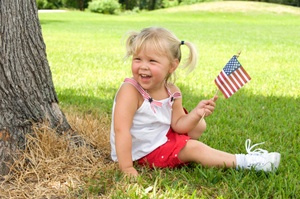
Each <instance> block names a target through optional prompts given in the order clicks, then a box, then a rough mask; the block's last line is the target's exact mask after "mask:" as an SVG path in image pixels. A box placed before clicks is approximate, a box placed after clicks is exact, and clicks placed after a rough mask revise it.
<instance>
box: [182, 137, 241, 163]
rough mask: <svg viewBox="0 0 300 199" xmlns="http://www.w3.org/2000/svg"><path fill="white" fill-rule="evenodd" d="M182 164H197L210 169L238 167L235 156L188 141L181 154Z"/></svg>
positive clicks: (194, 141) (197, 142)
mask: <svg viewBox="0 0 300 199" xmlns="http://www.w3.org/2000/svg"><path fill="white" fill-rule="evenodd" d="M178 158H179V159H180V160H181V161H182V162H196V163H199V164H201V165H203V166H208V167H227V168H230V167H234V168H235V167H236V157H235V155H234V154H230V153H226V152H223V151H219V150H216V149H213V148H211V147H209V146H207V145H206V144H203V143H202V142H199V141H197V140H192V139H191V140H188V141H187V144H186V146H185V147H184V148H183V149H182V150H181V151H180V152H179V154H178Z"/></svg>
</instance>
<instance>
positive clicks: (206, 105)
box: [196, 96, 218, 118]
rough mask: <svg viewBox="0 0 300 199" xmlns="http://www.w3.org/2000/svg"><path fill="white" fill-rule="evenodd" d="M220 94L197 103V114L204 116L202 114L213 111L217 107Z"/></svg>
mask: <svg viewBox="0 0 300 199" xmlns="http://www.w3.org/2000/svg"><path fill="white" fill-rule="evenodd" d="M217 99H218V96H214V97H213V98H212V99H209V100H202V101H201V102H200V103H199V104H198V105H197V107H196V108H197V114H198V115H199V116H200V117H201V118H202V116H209V115H211V114H212V113H213V111H214V110H215V107H216V103H215V102H216V101H217Z"/></svg>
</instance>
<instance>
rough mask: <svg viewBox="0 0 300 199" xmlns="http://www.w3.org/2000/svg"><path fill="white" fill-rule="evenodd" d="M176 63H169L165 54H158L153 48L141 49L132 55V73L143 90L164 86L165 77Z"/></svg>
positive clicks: (173, 68)
mask: <svg viewBox="0 0 300 199" xmlns="http://www.w3.org/2000/svg"><path fill="white" fill-rule="evenodd" d="M175 62H176V61H175ZM177 65H178V63H177V64H176V63H171V62H170V60H169V59H168V57H167V56H166V55H162V54H158V53H156V52H155V51H154V49H150V50H149V49H147V50H145V49H144V50H141V51H140V52H139V53H137V54H134V55H133V56H132V68H131V69H132V74H133V77H134V79H135V80H136V81H137V82H138V83H139V84H140V85H141V86H142V87H143V88H144V89H145V90H148V91H150V90H156V89H161V88H163V89H164V87H165V79H166V77H167V75H168V74H169V73H172V72H173V71H174V70H175V69H176V67H177Z"/></svg>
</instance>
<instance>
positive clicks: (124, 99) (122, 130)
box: [114, 84, 140, 176]
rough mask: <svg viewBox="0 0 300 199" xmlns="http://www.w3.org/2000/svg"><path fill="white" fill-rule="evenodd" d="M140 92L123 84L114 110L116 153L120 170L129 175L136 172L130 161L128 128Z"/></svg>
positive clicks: (137, 105)
mask: <svg viewBox="0 0 300 199" xmlns="http://www.w3.org/2000/svg"><path fill="white" fill-rule="evenodd" d="M139 97H140V94H139V93H138V92H137V90H136V89H135V88H134V87H133V86H132V85H129V84H123V85H122V86H121V88H120V89H119V91H118V94H117V96H116V106H115V110H114V130H115V143H116V146H115V147H116V153H117V158H118V162H119V167H120V170H121V171H122V172H123V173H125V174H129V175H133V176H137V175H138V173H137V171H136V169H135V168H134V167H133V162H132V150H131V149H132V148H131V147H132V138H131V134H130V128H131V126H132V121H133V116H134V114H135V112H136V110H137V109H138V107H139Z"/></svg>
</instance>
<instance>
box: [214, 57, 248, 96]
mask: <svg viewBox="0 0 300 199" xmlns="http://www.w3.org/2000/svg"><path fill="white" fill-rule="evenodd" d="M250 80H251V77H250V76H249V74H248V73H247V72H246V70H245V69H244V68H243V67H242V66H241V64H240V63H239V62H238V60H237V58H236V56H233V57H232V58H231V60H230V61H229V62H228V63H227V64H226V66H225V67H224V68H223V70H222V71H221V72H220V74H219V75H218V76H217V78H216V79H215V83H216V85H217V86H218V88H219V90H220V91H221V92H222V93H223V94H224V96H225V98H229V97H230V96H231V95H233V94H234V93H235V92H237V91H238V90H239V89H240V88H241V87H242V86H244V85H245V84H246V83H247V82H248V81H250Z"/></svg>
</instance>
